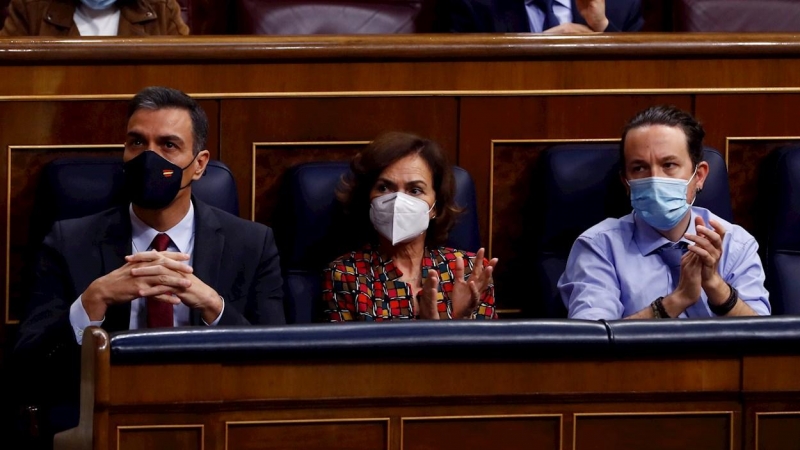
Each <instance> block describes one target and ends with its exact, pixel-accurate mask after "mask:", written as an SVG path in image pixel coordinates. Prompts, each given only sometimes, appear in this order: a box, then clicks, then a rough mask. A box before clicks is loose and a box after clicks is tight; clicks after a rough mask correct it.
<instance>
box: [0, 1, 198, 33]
mask: <svg viewBox="0 0 800 450" xmlns="http://www.w3.org/2000/svg"><path fill="white" fill-rule="evenodd" d="M170 34H182V35H187V34H189V27H187V26H186V24H185V23H184V22H183V19H182V18H181V7H180V5H179V4H178V1H177V0H11V4H9V5H8V17H7V18H6V21H5V24H4V25H3V29H2V30H0V36H159V35H170Z"/></svg>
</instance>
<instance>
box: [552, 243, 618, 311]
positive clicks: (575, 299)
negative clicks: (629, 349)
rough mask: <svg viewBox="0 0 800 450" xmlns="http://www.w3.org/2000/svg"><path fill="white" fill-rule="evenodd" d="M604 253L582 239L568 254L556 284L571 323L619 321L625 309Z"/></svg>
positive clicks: (609, 262) (615, 276) (594, 244)
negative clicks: (600, 320) (577, 320)
mask: <svg viewBox="0 0 800 450" xmlns="http://www.w3.org/2000/svg"><path fill="white" fill-rule="evenodd" d="M608 253H609V252H607V251H605V249H603V248H602V246H600V245H598V243H597V242H596V241H595V240H593V239H591V238H587V237H585V236H581V237H579V238H578V239H577V240H576V241H575V244H573V246H572V250H571V251H570V252H569V259H568V260H567V267H566V269H565V270H564V274H563V275H561V278H560V279H559V280H558V291H559V293H560V294H561V299H562V300H563V301H564V304H565V305H566V307H567V309H568V310H569V317H570V318H571V319H587V320H599V319H606V320H616V319H621V318H622V315H623V313H624V311H625V308H624V307H623V305H622V302H621V301H620V287H619V280H618V279H617V272H616V269H615V267H614V263H613V262H612V261H611V260H610V258H609V257H608Z"/></svg>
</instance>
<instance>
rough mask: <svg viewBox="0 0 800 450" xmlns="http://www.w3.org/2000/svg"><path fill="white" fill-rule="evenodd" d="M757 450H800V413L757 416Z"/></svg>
mask: <svg viewBox="0 0 800 450" xmlns="http://www.w3.org/2000/svg"><path fill="white" fill-rule="evenodd" d="M756 439H757V440H756V450H797V449H798V448H800V413H799V412H786V413H769V414H756Z"/></svg>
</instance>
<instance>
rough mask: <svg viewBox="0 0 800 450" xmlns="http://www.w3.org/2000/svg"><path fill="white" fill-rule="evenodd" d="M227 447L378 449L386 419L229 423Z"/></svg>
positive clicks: (383, 443)
mask: <svg viewBox="0 0 800 450" xmlns="http://www.w3.org/2000/svg"><path fill="white" fill-rule="evenodd" d="M227 428H228V430H227V435H228V437H227V442H226V443H225V444H226V448H229V449H237V450H239V449H241V450H291V449H298V450H329V449H331V450H336V449H342V450H344V449H347V450H362V449H363V450H381V449H387V448H388V445H389V420H388V419H385V420H376V419H371V420H363V421H362V420H346V421H344V420H343V421H296V422H293V421H287V422H253V423H241V424H238V423H228V427H227Z"/></svg>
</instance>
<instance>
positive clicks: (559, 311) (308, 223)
mask: <svg viewBox="0 0 800 450" xmlns="http://www.w3.org/2000/svg"><path fill="white" fill-rule="evenodd" d="M618 152H619V147H618V146H617V145H616V144H584V145H559V146H554V147H551V148H549V149H547V150H546V151H545V152H544V153H543V155H542V157H541V158H540V160H539V164H538V166H537V167H536V169H535V172H534V176H533V177H532V178H533V182H534V183H535V186H534V189H532V192H538V193H539V194H540V195H536V196H534V198H532V199H531V203H530V204H528V205H526V206H525V209H526V210H527V211H528V214H527V215H528V216H530V217H529V218H528V219H527V220H526V223H528V225H527V226H526V236H527V239H526V241H527V242H526V245H529V246H530V250H531V253H530V254H532V255H534V258H535V263H534V265H533V267H534V270H535V272H536V273H535V278H536V283H535V286H534V287H533V288H531V287H530V283H529V280H530V279H531V277H530V274H528V275H529V276H528V277H527V278H526V281H528V285H527V292H526V293H525V295H526V296H527V297H529V298H531V299H532V300H537V302H536V303H537V304H538V305H537V306H535V307H534V308H532V310H531V311H528V314H529V315H534V316H544V317H564V316H565V314H566V311H565V310H564V306H563V303H562V302H561V299H560V297H559V295H558V291H557V289H556V281H557V279H558V277H559V276H560V274H561V273H562V272H563V270H564V267H565V265H566V260H567V256H568V254H569V250H570V248H571V246H572V243H573V242H574V240H575V238H576V237H577V236H578V235H579V234H580V233H581V232H582V231H584V230H586V229H588V228H589V227H591V226H592V225H594V224H596V223H598V222H600V221H601V220H603V219H604V218H606V217H619V216H621V215H623V214H627V213H628V212H630V204H629V202H628V200H627V197H626V196H625V193H624V188H623V187H622V184H621V183H620V179H619V173H620V167H619V161H618V160H619V153H618ZM704 159H705V160H706V161H707V162H708V164H709V166H710V173H709V178H708V179H707V181H706V183H705V186H704V189H703V192H702V193H701V194H700V195H699V196H698V198H697V201H696V205H697V206H701V207H704V208H708V209H710V210H712V211H714V212H715V213H716V214H717V215H719V216H720V217H722V218H724V219H726V220H729V221H732V219H733V213H732V207H731V199H730V193H729V191H730V190H729V185H728V176H727V170H726V167H725V161H724V158H723V157H722V155H721V154H720V153H719V152H717V151H716V150H714V149H711V148H706V150H705V156H704ZM772 161H773V162H772V163H770V164H771V167H774V168H773V169H769V170H768V171H769V176H768V177H766V179H767V180H769V183H768V186H766V187H765V188H764V189H768V192H772V194H770V195H769V198H770V201H769V202H765V203H764V207H765V208H766V209H765V213H764V214H762V216H763V217H764V218H765V219H768V220H769V223H768V224H766V225H764V226H762V227H761V228H762V233H760V234H759V237H760V240H761V242H762V245H763V246H764V250H765V255H766V258H765V268H766V271H767V274H768V289H770V292H771V293H772V298H771V300H772V303H773V308H774V312H775V313H776V314H781V313H786V314H800V302H789V301H784V299H790V298H792V297H794V296H795V295H793V294H791V293H800V280H795V279H794V277H792V273H793V268H794V266H795V265H798V264H800V263H798V262H796V260H797V261H800V259H798V258H796V257H795V255H797V254H800V233H797V230H800V189H793V188H794V186H793V177H792V174H800V148H786V149H782V150H779V151H776V152H774V154H773V157H772ZM348 170H349V169H348V164H347V163H345V162H316V163H309V164H302V165H299V166H295V167H294V168H292V169H291V170H290V171H288V172H287V173H286V174H284V179H283V183H282V186H281V191H280V200H279V207H278V211H280V212H281V214H279V215H278V218H277V220H276V222H275V223H274V224H273V227H274V229H275V234H276V241H277V242H278V247H279V250H280V254H281V260H282V264H283V269H284V276H285V281H286V285H285V291H286V304H285V306H286V316H287V321H288V322H289V323H305V322H310V321H312V320H313V318H314V317H315V316H316V314H317V311H315V307H316V306H317V305H321V301H320V300H319V295H320V281H321V280H320V273H321V271H322V269H323V268H324V267H325V266H326V264H327V263H328V262H329V261H331V260H333V259H334V258H336V257H337V256H340V255H341V254H343V253H344V252H346V251H350V250H353V249H354V248H355V245H356V244H355V242H356V240H355V238H356V236H352V232H350V231H349V230H348V228H349V227H348V224H347V223H346V221H345V220H343V219H342V217H343V215H342V214H343V211H341V209H340V205H339V203H338V202H337V201H336V200H335V189H336V185H337V184H338V183H339V180H340V179H341V178H342V176H343V175H345V174H346V173H347V171H348ZM454 173H455V179H456V203H457V204H458V205H459V206H461V207H463V208H464V209H465V213H464V214H463V215H462V216H461V217H460V219H459V221H458V223H457V224H456V226H455V228H454V229H453V231H452V232H451V234H450V238H449V241H448V243H447V245H449V246H452V247H457V248H462V249H466V250H470V251H475V250H477V248H479V247H480V234H479V228H478V218H477V211H476V207H475V204H476V203H475V188H474V185H473V182H472V179H471V178H470V176H469V174H468V173H467V172H466V171H465V170H463V169H461V168H459V167H454ZM121 177H122V165H121V161H120V160H119V159H96V158H91V159H90V158H70V159H61V160H57V161H54V162H53V163H51V164H50V165H48V166H47V168H46V169H45V171H44V173H43V177H42V181H41V182H40V190H39V193H38V195H37V202H36V205H37V206H36V209H35V212H34V220H33V221H32V226H33V227H34V228H32V230H31V243H32V244H37V243H38V242H41V239H42V238H43V237H44V234H45V233H46V232H47V231H48V230H49V228H50V226H51V224H52V223H53V222H54V221H55V220H61V219H67V218H73V217H80V216H83V215H87V214H91V213H94V212H98V211H102V210H103V209H106V208H108V207H111V206H113V205H115V204H119V203H121V202H123V201H125V200H124V198H123V196H122V193H121ZM794 178H797V177H796V176H795V177H794ZM193 193H194V194H195V195H196V196H197V197H198V198H200V199H201V200H203V201H204V202H206V203H209V204H211V205H213V206H216V207H218V208H220V209H223V210H225V211H228V212H230V213H232V214H238V201H237V194H236V186H235V183H234V180H233V176H232V174H231V173H230V171H229V170H228V168H227V167H225V166H224V165H223V164H222V163H220V162H219V161H211V162H210V163H209V166H208V170H207V172H206V176H204V177H203V178H202V179H200V180H199V181H197V182H195V183H194V185H193ZM764 243H766V244H764ZM530 269H531V268H530V266H528V267H526V270H530ZM798 269H800V266H798ZM792 303H796V304H797V305H794V304H792Z"/></svg>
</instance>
